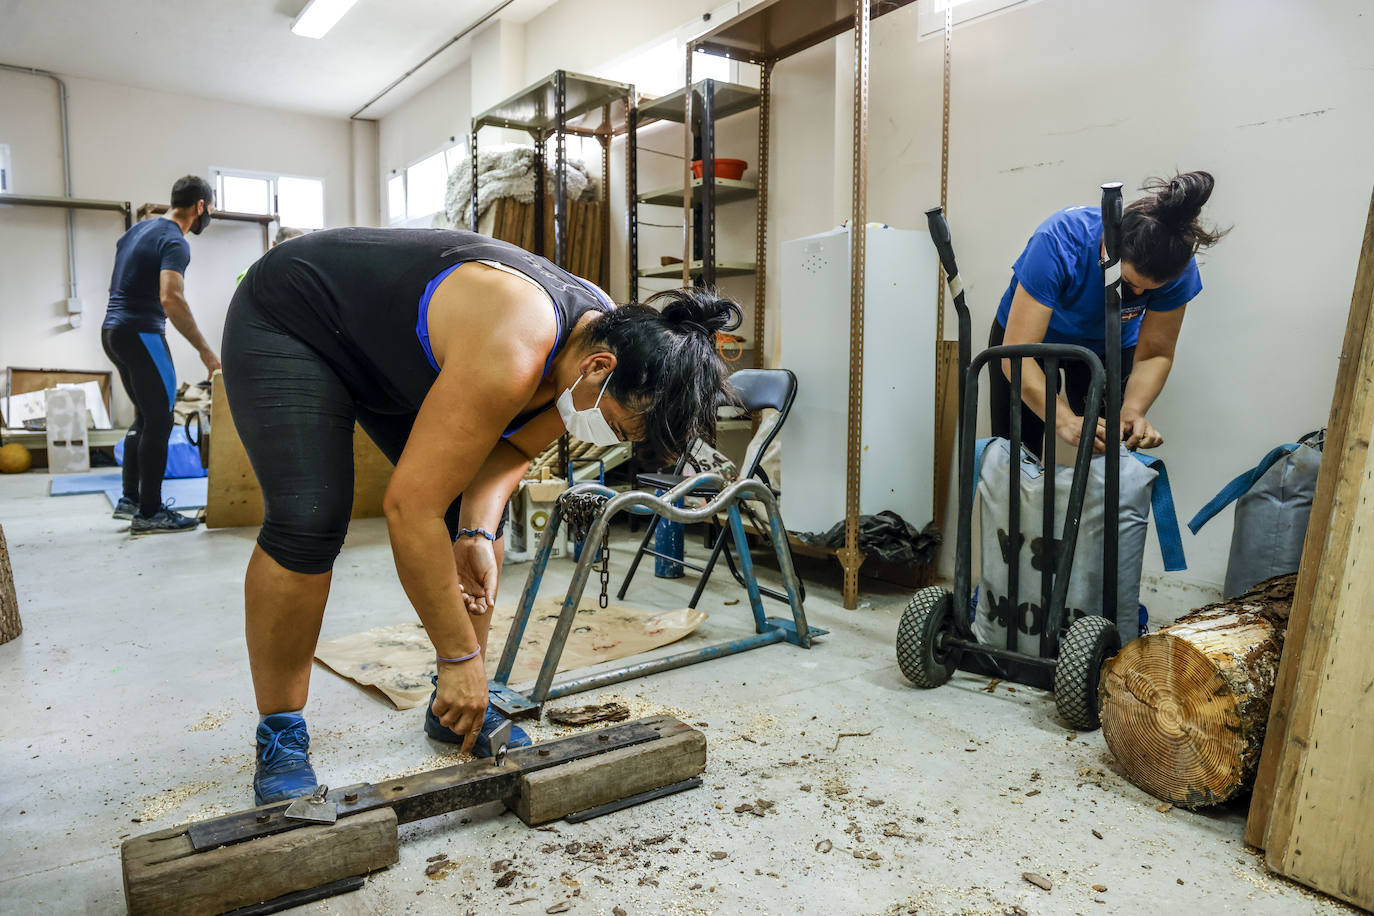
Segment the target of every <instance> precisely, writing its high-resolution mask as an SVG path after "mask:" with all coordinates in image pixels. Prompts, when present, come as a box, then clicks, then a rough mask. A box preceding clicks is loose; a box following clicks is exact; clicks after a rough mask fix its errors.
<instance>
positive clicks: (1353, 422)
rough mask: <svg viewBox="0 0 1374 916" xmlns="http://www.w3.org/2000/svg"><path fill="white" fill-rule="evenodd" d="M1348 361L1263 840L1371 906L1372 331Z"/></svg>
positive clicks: (1284, 867) (1369, 236)
mask: <svg viewBox="0 0 1374 916" xmlns="http://www.w3.org/2000/svg"><path fill="white" fill-rule="evenodd" d="M1370 214H1371V215H1370V222H1369V224H1368V227H1367V231H1366V233H1365V239H1364V250H1363V253H1362V256H1361V259H1360V269H1359V272H1358V275H1357V279H1356V283H1355V296H1354V298H1353V300H1352V302H1351V314H1352V320H1353V316H1354V315H1355V313H1357V312H1361V313H1363V314H1364V315H1366V316H1367V315H1368V313H1369V311H1370V309H1371V308H1374V202H1372V203H1371V208H1370ZM1351 362H1353V363H1354V364H1355V365H1354V371H1353V372H1352V373H1351V374H1350V376H1349V377H1348V378H1347V379H1346V381H1348V383H1349V387H1348V389H1345V390H1343V389H1341V388H1339V387H1338V389H1337V396H1338V397H1341V396H1345V397H1346V399H1347V400H1348V404H1347V408H1346V416H1345V418H1344V419H1345V421H1346V422H1345V423H1344V424H1343V426H1344V429H1343V430H1342V432H1343V438H1342V441H1341V443H1340V446H1339V448H1338V449H1335V448H1333V447H1332V445H1331V443H1330V441H1329V440H1328V444H1327V447H1326V450H1325V453H1324V456H1323V465H1324V466H1323V472H1325V471H1326V467H1325V461H1326V460H1327V458H1330V457H1335V458H1338V460H1339V465H1338V468H1339V470H1338V471H1337V472H1336V475H1335V480H1334V486H1333V487H1332V488H1331V503H1330V520H1329V521H1328V523H1327V525H1326V537H1325V541H1324V544H1323V548H1322V551H1321V559H1320V563H1319V565H1318V566H1317V571H1316V576H1315V584H1314V586H1313V591H1312V598H1311V601H1310V604H1309V607H1308V615H1307V620H1306V632H1305V634H1304V635H1303V638H1302V639H1301V641H1300V643H1299V647H1298V648H1297V649H1296V650H1295V648H1294V646H1291V645H1290V646H1289V647H1288V649H1287V650H1285V653H1284V659H1285V661H1288V660H1289V659H1290V657H1292V656H1296V662H1297V664H1296V677H1295V680H1294V686H1293V695H1292V705H1291V706H1290V707H1289V708H1288V710H1287V712H1286V717H1285V720H1286V721H1285V722H1284V723H1283V724H1285V725H1286V728H1285V729H1284V730H1283V731H1276V732H1274V733H1272V734H1271V739H1272V740H1271V741H1270V744H1271V745H1273V748H1274V751H1275V753H1277V754H1278V755H1279V760H1278V765H1277V767H1276V769H1275V773H1274V783H1273V785H1274V798H1273V805H1272V807H1271V809H1270V811H1269V818H1268V824H1267V827H1266V830H1265V836H1264V846H1265V851H1266V857H1265V861H1266V863H1267V864H1268V865H1269V867H1270V868H1272V869H1274V870H1275V871H1277V872H1279V873H1280V874H1282V875H1285V876H1287V877H1290V878H1293V879H1295V880H1298V881H1301V882H1303V883H1304V884H1308V885H1311V886H1312V887H1315V888H1317V889H1318V890H1320V891H1323V892H1325V893H1328V894H1331V895H1332V896H1335V897H1339V898H1341V899H1342V900H1347V901H1349V902H1351V903H1354V904H1356V905H1357V906H1360V907H1364V908H1366V909H1374V831H1371V830H1370V829H1369V826H1368V818H1367V816H1366V814H1365V812H1367V810H1368V802H1369V798H1370V797H1371V795H1374V731H1371V730H1370V727H1369V723H1370V722H1371V721H1374V689H1371V686H1372V685H1374V652H1371V649H1374V610H1372V609H1374V538H1371V537H1370V536H1369V535H1367V534H1364V533H1363V532H1364V529H1365V528H1366V527H1370V528H1371V531H1374V504H1371V499H1374V451H1371V450H1370V447H1369V443H1370V440H1371V439H1374V335H1371V334H1368V333H1366V334H1365V335H1364V340H1363V344H1362V346H1361V347H1360V350H1359V357H1358V359H1356V360H1352V361H1351ZM1342 368H1344V367H1342ZM1314 517H1316V507H1315V506H1314ZM1309 543H1310V542H1309ZM1305 559H1306V558H1305V557H1304V560H1305Z"/></svg>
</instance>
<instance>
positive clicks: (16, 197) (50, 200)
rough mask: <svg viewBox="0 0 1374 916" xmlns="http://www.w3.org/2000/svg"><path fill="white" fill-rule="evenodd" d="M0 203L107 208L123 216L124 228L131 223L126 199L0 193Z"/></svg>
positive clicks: (63, 208) (20, 205)
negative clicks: (92, 198)
mask: <svg viewBox="0 0 1374 916" xmlns="http://www.w3.org/2000/svg"><path fill="white" fill-rule="evenodd" d="M0 204H9V205H11V206H16V207H52V208H54V209H59V210H108V211H109V212H111V213H118V214H120V215H121V216H123V217H124V228H125V229H128V228H129V227H130V226H132V225H133V224H134V223H133V219H134V217H133V204H131V203H129V201H127V200H91V199H89V198H85V197H48V196H45V195H41V194H0Z"/></svg>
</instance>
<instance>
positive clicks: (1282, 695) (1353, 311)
mask: <svg viewBox="0 0 1374 916" xmlns="http://www.w3.org/2000/svg"><path fill="white" fill-rule="evenodd" d="M1371 308H1374V198H1371V200H1370V207H1369V215H1368V218H1367V219H1366V222H1365V231H1364V243H1363V246H1362V248H1361V254H1360V263H1359V267H1358V269H1357V272H1356V275H1355V288H1354V292H1353V293H1352V295H1351V299H1350V316H1349V318H1348V319H1347V321H1346V327H1345V340H1344V342H1343V343H1342V345H1341V354H1340V366H1339V368H1338V370H1337V373H1336V389H1335V392H1334V393H1333V395H1332V398H1331V413H1330V417H1329V419H1328V421H1327V429H1326V444H1325V448H1324V450H1323V454H1322V464H1321V471H1320V473H1319V474H1318V476H1317V489H1316V493H1315V495H1314V497H1313V500H1312V513H1311V517H1310V521H1309V522H1308V527H1307V538H1306V540H1305V542H1304V544H1303V553H1302V562H1301V564H1300V565H1299V567H1298V581H1297V585H1296V586H1295V588H1294V592H1293V610H1292V612H1291V613H1290V614H1289V618H1288V636H1287V639H1286V641H1285V644H1284V651H1283V657H1282V659H1281V660H1280V663H1279V673H1278V678H1277V679H1276V680H1275V682H1274V699H1273V702H1272V704H1271V705H1270V709H1269V725H1268V730H1267V738H1266V741H1265V746H1264V751H1263V753H1262V754H1261V755H1260V763H1259V769H1258V771H1257V772H1256V775H1255V787H1254V790H1253V791H1252V793H1251V800H1250V816H1249V820H1248V822H1247V823H1246V827H1245V841H1246V842H1247V843H1249V844H1250V845H1252V846H1258V847H1260V848H1261V849H1262V848H1264V846H1265V843H1266V834H1267V833H1268V827H1269V816H1270V812H1271V810H1272V808H1273V806H1274V799H1275V794H1276V791H1277V788H1276V786H1277V784H1276V776H1277V771H1278V765H1279V758H1280V756H1281V755H1282V753H1283V747H1284V744H1285V741H1286V735H1287V731H1288V722H1289V709H1290V707H1291V706H1292V703H1293V694H1294V689H1295V686H1296V684H1297V680H1298V671H1299V660H1300V658H1301V656H1302V653H1303V644H1304V642H1305V637H1306V633H1307V628H1308V621H1309V617H1310V616H1311V611H1312V598H1313V594H1314V591H1315V589H1316V584H1317V575H1318V567H1319V566H1320V565H1321V563H1322V557H1323V554H1324V552H1325V548H1326V544H1327V535H1328V532H1329V525H1328V519H1330V517H1331V510H1332V501H1333V498H1334V495H1335V490H1336V481H1337V479H1338V478H1339V477H1340V476H1341V474H1342V463H1343V460H1344V456H1345V453H1346V442H1347V439H1348V438H1349V434H1350V421H1351V405H1352V401H1353V395H1354V392H1355V389H1356V386H1357V383H1358V382H1359V381H1360V375H1359V373H1360V371H1361V366H1362V365H1364V363H1363V362H1362V355H1364V354H1367V352H1368V351H1367V349H1366V345H1367V343H1368V341H1367V340H1366V335H1367V327H1368V322H1369V312H1370V310H1371Z"/></svg>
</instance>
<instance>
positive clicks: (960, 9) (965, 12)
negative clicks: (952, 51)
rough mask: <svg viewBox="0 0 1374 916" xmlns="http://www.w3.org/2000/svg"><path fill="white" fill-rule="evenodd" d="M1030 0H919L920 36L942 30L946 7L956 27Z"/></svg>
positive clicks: (936, 33) (925, 36)
mask: <svg viewBox="0 0 1374 916" xmlns="http://www.w3.org/2000/svg"><path fill="white" fill-rule="evenodd" d="M1030 2H1033V0H920V2H919V3H918V4H917V6H916V10H917V13H916V15H917V18H918V20H919V25H918V27H919V29H920V37H921V38H929V37H931V36H932V35H939V34H941V33H943V32H944V30H945V10H946V9H947V8H952V9H953V13H954V15H953V20H954V25H955V26H956V27H957V26H961V25H964V24H966V23H970V22H977V21H978V20H979V19H983V18H985V17H988V16H992V15H995V14H997V13H1001V12H1004V11H1005V10H1007V9H1009V8H1011V7H1013V6H1021V5H1022V4H1025V3H1030Z"/></svg>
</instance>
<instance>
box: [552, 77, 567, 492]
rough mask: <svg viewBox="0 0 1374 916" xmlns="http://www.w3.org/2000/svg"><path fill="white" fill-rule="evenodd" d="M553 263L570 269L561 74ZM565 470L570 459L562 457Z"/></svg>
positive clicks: (556, 90) (556, 94)
mask: <svg viewBox="0 0 1374 916" xmlns="http://www.w3.org/2000/svg"><path fill="white" fill-rule="evenodd" d="M553 104H554V133H553V169H554V171H553V262H554V263H555V264H557V265H558V266H559V267H562V268H563V269H564V270H566V269H567V267H568V132H567V127H568V77H567V73H566V72H564V71H562V70H558V71H555V72H554V75H553ZM559 455H560V458H561V461H560V463H561V464H562V465H563V466H565V467H566V466H567V463H568V461H567V455H565V454H563V453H562V452H561V451H560V453H559Z"/></svg>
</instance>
